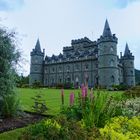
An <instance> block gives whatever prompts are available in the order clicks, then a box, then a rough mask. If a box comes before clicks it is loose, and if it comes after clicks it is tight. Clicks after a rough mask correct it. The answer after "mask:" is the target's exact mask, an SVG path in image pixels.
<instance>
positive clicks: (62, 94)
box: [61, 89, 64, 105]
mask: <svg viewBox="0 0 140 140" xmlns="http://www.w3.org/2000/svg"><path fill="white" fill-rule="evenodd" d="M61 101H62V105H64V89H61Z"/></svg>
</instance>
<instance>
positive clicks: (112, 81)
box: [111, 75, 115, 84]
mask: <svg viewBox="0 0 140 140" xmlns="http://www.w3.org/2000/svg"><path fill="white" fill-rule="evenodd" d="M114 82H115V78H114V76H113V75H112V76H111V83H113V84H114Z"/></svg>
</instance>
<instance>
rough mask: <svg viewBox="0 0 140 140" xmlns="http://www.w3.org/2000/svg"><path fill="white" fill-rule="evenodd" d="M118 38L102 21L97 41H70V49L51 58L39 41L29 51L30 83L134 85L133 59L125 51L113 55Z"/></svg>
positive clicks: (104, 85) (130, 54)
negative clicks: (42, 48) (101, 30)
mask: <svg viewBox="0 0 140 140" xmlns="http://www.w3.org/2000/svg"><path fill="white" fill-rule="evenodd" d="M117 42H118V38H117V37H116V36H115V34H112V33H111V30H110V27H109V24H108V21H107V20H106V22H105V26H104V30H103V34H102V35H101V36H100V38H99V39H98V40H97V41H91V40H89V39H88V38H87V37H84V38H82V39H77V40H72V41H71V46H69V47H64V48H63V54H61V53H60V54H59V55H58V56H56V55H52V56H51V57H49V56H45V50H43V52H42V51H41V47H40V43H39V40H37V43H36V46H35V49H33V50H32V52H31V65H30V80H29V83H30V85H32V84H33V83H34V82H35V81H38V82H40V83H41V84H43V85H44V86H56V85H57V84H64V83H73V84H74V85H75V86H80V85H81V84H82V83H85V82H86V83H88V85H89V86H90V87H93V86H95V85H98V86H101V87H110V86H112V85H119V84H125V85H128V86H134V85H135V72H134V56H133V55H132V53H131V52H130V50H129V48H128V44H127V43H126V48H125V51H124V54H123V55H122V53H120V54H121V55H120V58H119V56H118V55H117Z"/></svg>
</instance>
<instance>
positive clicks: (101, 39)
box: [97, 34, 118, 44]
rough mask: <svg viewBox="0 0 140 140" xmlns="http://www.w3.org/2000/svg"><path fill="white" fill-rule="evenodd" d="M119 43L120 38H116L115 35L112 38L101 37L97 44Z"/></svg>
mask: <svg viewBox="0 0 140 140" xmlns="http://www.w3.org/2000/svg"><path fill="white" fill-rule="evenodd" d="M110 41H111V42H115V43H117V42H118V38H117V37H116V35H115V34H113V35H112V36H102V35H101V36H100V38H99V39H98V40H97V44H99V43H101V42H110Z"/></svg>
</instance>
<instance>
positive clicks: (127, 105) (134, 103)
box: [120, 97, 140, 118]
mask: <svg viewBox="0 0 140 140" xmlns="http://www.w3.org/2000/svg"><path fill="white" fill-rule="evenodd" d="M120 108H121V110H122V115H123V116H127V117H128V118H131V117H133V116H140V97H139V98H132V99H127V100H126V101H123V102H122V103H121V104H120Z"/></svg>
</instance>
